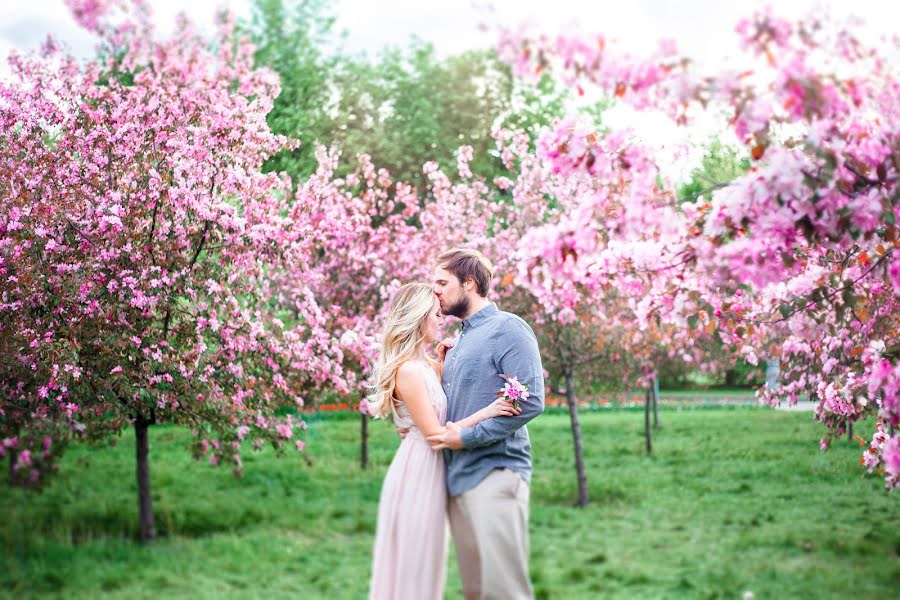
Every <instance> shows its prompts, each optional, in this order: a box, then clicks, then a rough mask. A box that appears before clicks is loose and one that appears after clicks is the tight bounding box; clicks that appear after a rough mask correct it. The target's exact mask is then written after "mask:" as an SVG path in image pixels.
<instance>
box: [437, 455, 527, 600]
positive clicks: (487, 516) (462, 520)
mask: <svg viewBox="0 0 900 600" xmlns="http://www.w3.org/2000/svg"><path fill="white" fill-rule="evenodd" d="M448 514H449V516H450V530H451V531H452V533H453V543H454V544H455V545H456V557H457V560H458V561H459V574H460V577H461V578H462V585H463V594H465V597H466V600H501V599H502V600H506V599H510V600H519V599H529V598H533V597H534V593H533V592H532V590H531V581H530V579H529V576H528V484H527V483H525V482H524V481H523V480H522V478H521V477H519V475H518V474H517V473H516V472H515V471H511V470H509V469H495V470H493V471H491V472H490V474H488V476H487V477H485V478H484V480H482V482H481V483H479V484H478V485H477V486H475V487H474V488H472V489H471V490H469V491H468V492H465V493H464V494H461V495H459V496H452V497H451V498H450V504H449V508H448Z"/></svg>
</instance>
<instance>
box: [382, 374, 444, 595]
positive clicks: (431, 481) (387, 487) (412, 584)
mask: <svg viewBox="0 0 900 600" xmlns="http://www.w3.org/2000/svg"><path fill="white" fill-rule="evenodd" d="M415 364H416V365H418V366H419V367H421V370H422V374H423V376H424V377H425V385H426V388H427V390H428V397H429V398H430V400H431V404H432V406H434V412H435V414H437V417H438V420H439V421H440V423H441V424H442V425H443V424H445V423H446V421H447V397H446V396H445V395H444V390H443V388H442V387H441V381H440V379H439V378H438V374H437V373H436V372H435V370H434V369H432V368H431V366H429V365H428V364H427V363H425V362H420V361H415ZM394 422H395V423H396V424H397V425H400V426H402V427H409V428H410V430H409V434H408V435H407V436H406V438H404V439H403V441H402V442H400V447H399V448H398V449H397V453H396V454H395V455H394V459H393V460H392V461H391V466H390V467H389V468H388V472H387V475H385V478H384V484H383V485H382V488H381V498H380V500H379V502H378V522H377V524H376V530H375V553H374V556H373V558H372V580H371V584H370V588H369V598H370V599H371V600H420V599H421V600H428V599H432V598H433V599H435V600H437V599H440V598H443V597H444V583H445V581H446V577H447V573H446V565H447V480H446V474H445V471H444V456H443V454H442V453H441V452H435V451H434V450H432V449H431V446H430V445H429V444H428V441H427V440H426V439H425V436H424V435H423V434H422V432H420V431H419V429H418V428H417V427H416V426H415V423H413V420H412V417H411V416H410V414H409V411H408V410H407V409H406V406H405V405H404V404H402V403H400V404H398V405H397V406H395V408H394Z"/></svg>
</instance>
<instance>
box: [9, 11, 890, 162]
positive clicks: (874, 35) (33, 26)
mask: <svg viewBox="0 0 900 600" xmlns="http://www.w3.org/2000/svg"><path fill="white" fill-rule="evenodd" d="M151 2H152V6H153V12H154V20H155V22H156V25H157V27H158V28H159V30H160V31H161V32H162V33H163V34H165V33H167V32H171V31H172V29H173V25H174V21H175V16H176V15H177V14H178V13H179V12H180V11H184V12H186V13H187V14H188V16H189V17H190V18H191V20H193V21H194V22H195V23H197V25H198V26H199V27H200V28H201V30H208V31H211V30H212V23H213V15H214V14H215V12H216V10H217V9H218V8H221V7H228V8H229V9H230V10H232V11H234V12H235V13H236V14H237V15H238V17H247V16H249V15H250V13H251V0H192V1H190V2H186V1H185V0H151ZM764 4H765V3H763V2H754V1H752V0H743V1H737V2H735V1H728V0H678V1H674V0H627V1H626V0H616V1H615V2H612V1H610V0H474V1H473V0H334V2H333V3H332V10H333V12H334V14H335V16H336V18H337V22H336V29H337V30H339V31H341V30H342V31H345V32H346V38H345V41H344V49H345V50H347V51H350V52H367V53H369V54H377V53H378V52H379V50H381V49H383V48H385V47H386V46H390V45H395V46H402V45H405V44H406V43H407V42H408V41H409V39H410V37H411V36H413V35H416V36H418V37H420V38H422V39H423V40H425V41H428V42H431V43H433V44H434V46H435V49H436V50H437V52H438V53H439V54H442V55H448V54H454V53H457V52H460V51H463V50H466V49H468V48H473V47H486V46H491V45H493V43H494V42H495V38H494V34H493V33H490V32H489V31H484V30H482V29H481V28H479V24H483V23H486V24H489V25H492V26H494V28H495V27H496V26H497V25H505V26H516V25H518V24H520V23H522V22H527V23H529V24H530V25H532V26H533V27H534V28H536V29H537V30H539V31H546V32H548V33H555V32H559V31H575V32H583V33H602V34H604V35H605V36H606V37H607V38H612V39H613V40H616V41H618V42H619V44H621V45H622V46H623V47H625V48H626V49H627V50H630V51H632V52H635V53H637V54H641V53H644V52H649V51H652V50H653V49H654V48H655V47H656V44H657V42H658V40H660V39H663V38H668V39H672V40H674V41H675V42H676V43H677V44H678V46H679V48H680V49H681V50H682V52H683V53H684V54H686V55H688V56H691V57H692V58H694V59H695V60H696V61H697V62H698V63H699V65H701V66H704V67H709V68H711V69H714V68H716V67H721V66H726V65H727V64H728V63H729V62H730V58H729V57H731V56H734V55H736V54H737V53H738V48H737V45H736V41H735V36H734V35H733V30H734V26H735V24H736V23H737V21H738V20H739V19H740V18H742V17H744V16H747V15H749V14H752V12H753V10H754V8H762V7H763V6H764ZM774 5H775V6H776V12H777V14H779V15H781V16H784V17H787V18H791V17H800V16H803V15H805V14H807V13H808V12H809V11H811V10H829V11H830V12H831V13H832V14H833V15H835V16H837V17H841V18H843V17H848V16H854V17H859V18H861V19H862V20H863V23H864V25H863V32H864V37H865V38H867V39H870V40H872V41H874V42H875V43H886V42H879V41H878V40H880V39H882V38H885V39H889V38H890V36H893V35H896V34H897V33H898V28H897V25H896V24H897V23H900V2H896V1H891V0H831V1H830V2H822V1H820V0H779V1H778V2H777V3H774ZM47 34H52V35H53V36H54V38H56V39H57V40H58V41H60V42H62V43H63V44H64V45H65V46H67V47H68V48H69V49H70V50H71V51H72V52H73V53H75V54H76V55H79V56H84V57H87V56H90V55H91V53H92V50H93V47H94V42H93V39H92V38H91V36H90V35H89V34H87V33H86V32H84V31H83V30H82V29H81V28H80V27H79V26H78V25H77V24H76V23H75V21H74V19H73V18H72V17H71V16H70V14H69V11H68V9H67V8H66V7H65V4H64V3H63V0H0V77H4V76H6V75H8V72H9V69H8V67H7V65H6V60H5V57H6V56H7V54H8V53H9V51H10V50H12V49H18V50H31V49H36V48H37V47H38V46H39V45H40V43H41V42H42V41H43V40H44V39H45V38H46V36H47ZM893 56H894V57H895V58H897V54H896V52H895V53H894V55H893ZM610 118H611V119H612V120H618V121H620V123H618V124H622V123H627V124H629V125H631V126H634V127H636V128H637V129H638V132H639V134H641V135H646V136H648V137H654V136H655V137H656V138H658V139H659V143H660V144H663V145H672V144H674V143H677V142H679V141H683V140H677V139H676V138H677V135H676V132H675V130H674V129H673V128H671V127H667V126H666V124H665V123H663V122H661V121H660V120H658V119H653V118H649V119H648V118H644V117H636V116H635V115H633V114H630V113H628V111H627V109H623V110H622V111H619V113H613V114H612V115H610ZM610 124H613V125H615V124H617V123H610ZM704 135H705V133H704Z"/></svg>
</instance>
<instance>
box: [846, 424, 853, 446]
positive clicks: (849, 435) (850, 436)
mask: <svg viewBox="0 0 900 600" xmlns="http://www.w3.org/2000/svg"><path fill="white" fill-rule="evenodd" d="M847 439H848V440H849V441H851V442H852V441H853V421H850V424H849V425H847Z"/></svg>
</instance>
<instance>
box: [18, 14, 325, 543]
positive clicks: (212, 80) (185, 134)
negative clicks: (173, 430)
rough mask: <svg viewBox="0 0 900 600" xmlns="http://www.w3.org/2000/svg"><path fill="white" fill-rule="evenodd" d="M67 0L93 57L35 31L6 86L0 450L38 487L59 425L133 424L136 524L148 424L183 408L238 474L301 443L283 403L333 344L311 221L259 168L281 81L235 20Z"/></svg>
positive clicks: (184, 420)
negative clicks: (165, 33) (203, 20)
mask: <svg viewBox="0 0 900 600" xmlns="http://www.w3.org/2000/svg"><path fill="white" fill-rule="evenodd" d="M68 3H69V5H70V7H72V9H73V11H74V13H75V15H76V18H78V20H79V21H80V22H81V23H82V24H83V25H85V26H86V27H88V28H89V29H90V30H91V31H93V32H94V33H95V34H96V35H97V36H98V38H99V40H100V45H99V54H98V58H96V59H95V60H91V61H88V62H86V63H79V62H78V61H76V60H75V59H74V58H72V57H71V56H68V55H66V54H64V53H62V52H60V51H59V50H58V48H57V47H56V45H55V43H54V42H53V41H52V40H48V42H47V43H46V44H45V46H44V48H43V49H42V51H41V53H40V54H39V55H28V56H21V55H13V56H12V57H11V59H10V63H11V66H12V67H13V71H14V76H13V78H12V80H11V81H9V82H4V83H2V84H0V122H2V127H0V154H2V160H0V165H2V167H0V193H2V196H3V198H4V201H3V202H2V204H0V315H2V318H0V346H2V352H0V357H2V358H0V370H2V376H0V394H2V397H3V405H2V406H3V407H2V410H0V438H2V449H0V452H2V455H3V456H6V457H7V458H8V460H9V464H10V476H11V479H12V480H13V481H14V482H15V483H18V484H21V485H25V486H29V487H37V486H40V484H41V483H42V482H43V481H44V480H45V478H46V477H47V475H48V474H49V473H51V472H52V471H53V470H54V469H55V468H56V459H57V458H58V457H59V455H60V453H61V451H62V450H63V448H64V447H65V445H66V444H67V443H68V442H69V441H71V440H89V441H100V442H102V441H105V440H109V439H110V438H113V437H115V436H117V435H119V433H120V432H121V431H123V430H124V429H126V428H134V431H135V436H136V440H137V455H136V463H137V480H138V490H139V508H140V527H139V532H140V537H141V538H142V539H145V540H146V539H150V538H152V537H153V536H154V524H153V512H152V505H151V494H150V477H149V444H148V428H149V427H150V426H152V425H154V424H156V423H163V422H170V423H181V424H185V425H187V426H189V427H190V428H191V429H192V431H193V432H194V435H195V436H196V444H195V447H194V451H195V454H196V455H197V456H198V457H199V456H202V455H208V456H209V460H210V462H211V463H213V464H216V463H220V462H221V463H229V464H231V465H232V466H233V467H234V468H235V471H236V472H238V473H239V472H240V468H241V459H240V453H241V450H242V448H243V447H244V446H245V445H247V444H252V445H253V447H256V448H258V447H260V446H261V445H262V444H264V443H265V442H267V441H268V442H272V443H273V444H274V445H275V446H276V447H277V448H282V447H284V446H286V445H287V444H290V445H291V446H296V447H297V448H298V449H302V447H303V441H302V440H300V439H299V435H300V432H301V431H302V428H303V426H304V423H303V422H302V421H301V420H298V419H296V418H294V417H292V416H290V415H289V416H287V417H284V418H276V417H275V409H276V408H278V407H282V406H285V405H293V404H295V403H299V402H302V398H301V392H302V390H304V389H307V388H308V387H309V386H310V385H312V384H313V383H314V384H316V385H339V384H340V383H341V378H340V358H341V348H340V344H339V342H338V341H337V340H335V339H334V338H333V337H332V336H331V335H330V333H329V331H328V330H327V328H325V327H324V326H323V325H324V324H323V322H322V321H321V320H320V319H319V315H320V314H321V312H322V311H323V309H322V308H321V307H320V306H319V304H318V302H317V301H316V298H315V296H314V293H313V291H312V288H311V287H310V286H308V285H306V281H307V277H308V275H307V273H305V272H304V270H303V266H304V264H306V263H307V262H308V261H304V260H303V257H304V255H305V254H304V253H305V251H306V250H307V249H308V244H307V238H308V236H309V233H310V230H311V225H310V223H309V222H308V221H306V220H304V218H305V217H304V216H303V215H297V214H292V213H291V205H292V202H291V198H290V195H291V186H290V182H289V181H288V180H287V179H286V178H284V177H281V176H279V175H277V174H264V173H262V172H261V170H260V168H261V165H262V162H263V161H264V160H265V159H266V157H267V156H269V155H271V154H272V153H273V152H275V151H277V150H278V149H280V148H283V147H284V146H285V145H286V144H288V143H289V142H288V141H287V140H285V139H283V138H279V137H276V136H273V135H272V134H271V132H270V131H269V129H268V127H267V125H266V121H265V115H266V113H267V112H268V110H270V108H271V106H272V101H273V98H274V97H275V96H276V95H277V94H278V89H279V86H278V80H277V77H275V76H274V74H273V73H271V72H270V71H267V70H259V69H255V68H254V67H253V64H252V59H251V57H252V48H251V47H249V46H248V45H247V44H246V43H244V42H243V41H240V40H237V41H235V39H234V37H233V35H232V23H231V22H230V20H229V19H228V18H227V17H223V18H222V19H221V20H220V23H219V32H218V37H217V39H216V43H215V44H210V43H208V42H207V41H205V40H203V39H202V38H200V37H199V36H198V35H197V34H196V33H195V32H194V31H193V30H192V29H191V27H190V25H189V23H187V22H186V21H181V22H180V23H179V26H178V30H177V31H176V33H175V34H174V35H173V37H171V38H170V39H166V40H161V41H157V39H156V38H155V32H154V31H153V30H152V27H151V26H150V21H149V15H148V12H149V8H148V7H147V5H145V4H143V3H135V6H133V7H131V6H127V5H122V4H119V5H117V6H118V7H119V8H121V9H122V11H121V12H122V13H124V16H122V17H121V18H119V19H118V20H114V19H113V18H112V16H111V15H113V14H114V13H112V12H108V10H111V8H112V7H110V6H108V4H110V3H102V2H86V1H79V0H69V2H68ZM115 14H116V15H119V14H120V13H115ZM285 277H291V278H293V281H294V283H295V287H296V288H297V289H298V290H301V291H299V292H297V293H296V294H295V296H294V297H293V298H292V300H293V306H294V308H295V318H294V319H293V320H292V322H291V323H289V324H288V323H286V322H285V320H284V319H282V318H279V316H280V315H278V314H276V311H275V308H276V307H277V306H278V301H277V300H278V299H277V298H276V297H275V294H276V293H277V291H278V289H277V286H275V285H273V283H272V282H273V281H275V280H278V279H279V278H285ZM324 310H327V309H324Z"/></svg>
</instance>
